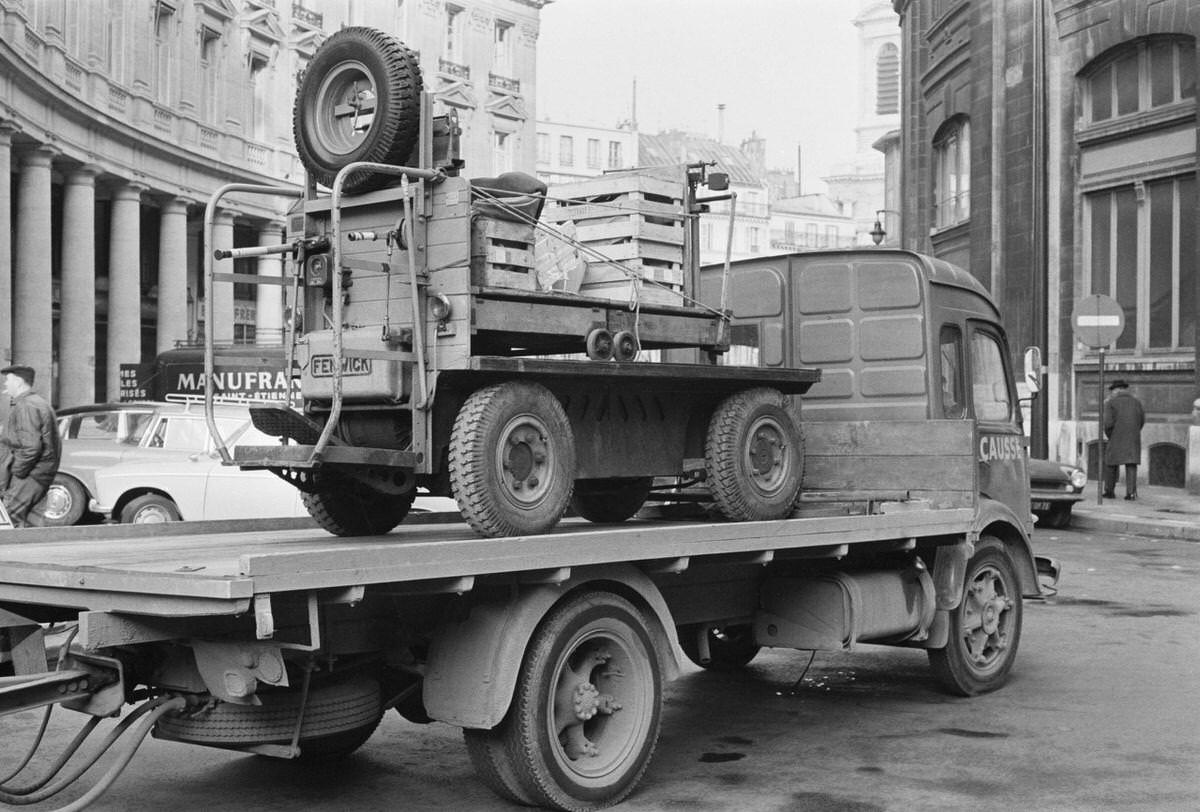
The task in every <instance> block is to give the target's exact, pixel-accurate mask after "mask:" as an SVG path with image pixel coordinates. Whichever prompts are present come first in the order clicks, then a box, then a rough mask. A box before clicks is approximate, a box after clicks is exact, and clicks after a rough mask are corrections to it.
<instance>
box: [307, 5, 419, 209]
mask: <svg viewBox="0 0 1200 812" xmlns="http://www.w3.org/2000/svg"><path fill="white" fill-rule="evenodd" d="M421 88H422V85H421V67H420V65H419V64H418V62H417V55H416V54H415V53H414V52H413V51H411V50H409V49H408V48H407V47H405V46H404V43H402V42H400V40H398V39H396V38H395V37H393V36H391V35H390V34H386V33H384V32H383V31H379V30H378V29H375V28H364V27H353V28H343V29H342V30H341V31H338V32H337V33H336V34H334V35H333V36H331V37H330V38H329V39H328V40H326V41H325V43H324V44H323V45H321V47H320V48H318V49H317V52H316V53H315V54H313V58H312V60H311V61H310V62H309V63H308V68H307V69H306V70H305V71H304V75H303V76H301V77H300V85H299V87H298V88H297V90H296V103H295V106H294V108H293V111H292V130H293V133H294V134H295V138H296V152H297V153H299V155H300V160H301V162H303V164H304V168H305V169H306V170H308V173H309V175H310V176H311V177H312V178H313V179H314V180H315V181H316V182H317V183H320V184H322V185H324V186H330V187H331V186H332V185H333V180H334V178H335V177H337V173H338V172H339V171H341V169H342V168H343V167H345V166H346V165H347V164H350V163H353V162H355V161H370V162H373V163H384V164H397V165H401V166H402V165H404V164H405V163H406V162H407V161H408V159H409V156H410V155H411V154H412V151H413V147H415V146H416V143H417V136H418V133H419V130H420V120H421V115H420V111H421ZM395 179H396V177H395V176H394V175H384V174H373V173H371V172H365V171H364V172H355V173H353V174H351V175H350V176H349V177H348V178H346V180H345V182H344V183H343V185H342V190H343V191H345V192H365V191H370V190H372V189H378V188H381V187H383V186H386V185H387V184H388V183H390V182H392V181H394V180H395Z"/></svg>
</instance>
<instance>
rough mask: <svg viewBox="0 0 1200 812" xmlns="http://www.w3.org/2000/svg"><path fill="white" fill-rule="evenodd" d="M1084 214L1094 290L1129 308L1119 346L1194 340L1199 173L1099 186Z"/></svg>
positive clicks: (1180, 344)
mask: <svg viewBox="0 0 1200 812" xmlns="http://www.w3.org/2000/svg"><path fill="white" fill-rule="evenodd" d="M1139 201H1140V202H1139ZM1084 216H1085V217H1086V218H1087V222H1086V223H1085V231H1084V233H1085V235H1086V237H1087V239H1086V240H1085V256H1086V263H1087V264H1086V267H1087V271H1088V279H1087V285H1088V290H1089V291H1090V292H1091V293H1100V294H1104V295H1105V296H1111V297H1113V298H1114V299H1116V300H1117V302H1118V303H1119V304H1120V305H1121V308H1122V309H1123V310H1124V311H1125V330H1124V332H1122V333H1121V335H1120V336H1119V337H1118V338H1117V340H1116V342H1115V344H1114V346H1115V348H1116V349H1119V350H1120V349H1154V350H1163V349H1176V348H1178V349H1186V348H1188V347H1194V346H1195V334H1196V297H1195V293H1194V291H1195V290H1196V274H1197V269H1196V235H1195V230H1194V229H1193V228H1192V227H1191V224H1193V223H1195V221H1196V176H1195V174H1192V173H1189V174H1186V175H1178V176H1175V177H1170V178H1162V179H1157V180H1153V181H1147V182H1145V183H1142V182H1140V181H1139V182H1135V183H1132V184H1129V185H1125V186H1120V187H1117V188H1115V189H1106V190H1104V191H1100V192H1093V193H1091V194H1088V195H1086V196H1085V197H1084ZM1141 246H1144V247H1145V248H1144V250H1141V248H1140V247H1141Z"/></svg>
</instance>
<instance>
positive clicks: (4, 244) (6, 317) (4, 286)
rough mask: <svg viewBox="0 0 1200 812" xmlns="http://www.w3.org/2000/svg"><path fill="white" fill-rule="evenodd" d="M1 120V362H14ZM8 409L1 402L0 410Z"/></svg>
mask: <svg viewBox="0 0 1200 812" xmlns="http://www.w3.org/2000/svg"><path fill="white" fill-rule="evenodd" d="M14 132H15V128H13V126H12V125H11V124H9V123H8V122H6V121H0V366H8V365H9V364H10V363H11V362H12V321H11V314H12V311H13V308H12V296H13V289H12V239H13V230H12V134H13V133H14ZM6 409H7V406H6V405H0V412H3V411H4V410H6Z"/></svg>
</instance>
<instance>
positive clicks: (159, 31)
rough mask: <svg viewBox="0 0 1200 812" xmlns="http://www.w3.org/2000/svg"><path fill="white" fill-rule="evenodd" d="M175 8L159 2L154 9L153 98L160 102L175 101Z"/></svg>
mask: <svg viewBox="0 0 1200 812" xmlns="http://www.w3.org/2000/svg"><path fill="white" fill-rule="evenodd" d="M174 22H175V9H174V8H172V7H171V6H169V5H167V4H166V3H159V4H158V5H157V6H155V10H154V49H155V71H154V74H155V75H154V98H155V100H156V101H158V102H159V103H160V104H167V105H169V104H172V103H173V102H174V101H175V93H174V90H175V88H174V84H175V26H174V25H173V24H172V23H174Z"/></svg>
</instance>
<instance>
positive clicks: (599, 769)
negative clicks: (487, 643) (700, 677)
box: [464, 591, 662, 810]
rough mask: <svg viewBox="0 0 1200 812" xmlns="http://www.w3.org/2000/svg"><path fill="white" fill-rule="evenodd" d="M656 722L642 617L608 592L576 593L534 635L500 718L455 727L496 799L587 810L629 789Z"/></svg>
mask: <svg viewBox="0 0 1200 812" xmlns="http://www.w3.org/2000/svg"><path fill="white" fill-rule="evenodd" d="M661 721H662V674H661V671H660V668H659V662H658V657H657V655H656V653H655V651H654V644H653V641H652V638H651V634H650V631H649V630H648V628H647V621H646V619H645V617H644V616H643V615H642V613H641V612H640V611H639V610H638V609H637V608H636V607H635V606H634V605H633V604H632V603H630V602H629V601H627V600H625V599H624V598H622V597H620V596H618V595H614V594H611V593H608V592H599V591H584V592H581V593H578V594H575V595H571V596H569V597H567V598H566V599H564V600H563V602H562V603H560V604H559V605H558V606H556V607H555V608H554V609H552V610H551V611H550V613H549V614H548V615H547V616H546V617H545V619H544V620H543V621H542V623H541V625H539V626H538V628H537V630H536V631H535V632H534V635H533V637H532V639H531V640H530V642H529V645H528V647H527V649H526V652H525V658H524V661H523V662H522V665H521V671H520V674H519V675H518V677H517V685H516V689H515V691H514V694H513V700H512V705H511V706H510V707H509V710H508V713H507V714H506V715H505V717H504V719H503V721H501V723H500V724H499V725H498V726H497V727H495V728H493V729H491V730H465V731H464V734H465V738H466V741H467V750H468V752H469V753H470V755H471V761H472V762H473V763H474V764H475V767H476V769H477V771H478V772H479V774H480V777H481V778H482V780H483V781H484V782H485V783H487V784H488V785H489V786H490V787H491V788H492V789H493V790H494V791H495V792H496V793H497V794H499V795H501V796H502V797H504V798H507V799H509V800H512V801H516V802H518V803H522V804H527V805H535V806H543V807H547V808H550V809H564V810H591V809H599V808H601V807H605V806H611V805H612V804H615V803H618V802H619V801H621V800H622V799H623V798H625V797H626V796H627V795H628V794H629V793H630V792H632V791H633V788H634V787H635V786H636V785H637V782H638V780H639V779H640V778H641V777H642V774H643V773H644V772H645V771H646V768H647V766H648V765H649V763H650V757H651V755H652V754H653V752H654V747H655V745H656V744H657V742H658V732H659V728H660V726H661Z"/></svg>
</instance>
